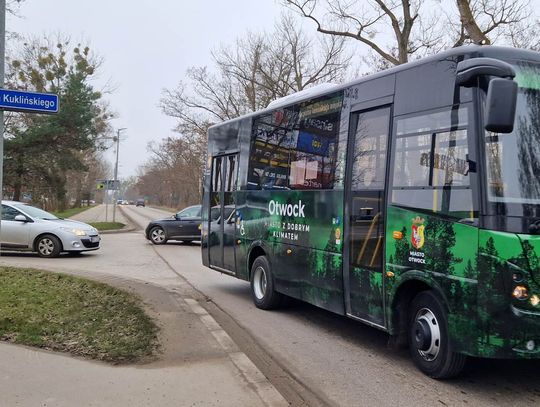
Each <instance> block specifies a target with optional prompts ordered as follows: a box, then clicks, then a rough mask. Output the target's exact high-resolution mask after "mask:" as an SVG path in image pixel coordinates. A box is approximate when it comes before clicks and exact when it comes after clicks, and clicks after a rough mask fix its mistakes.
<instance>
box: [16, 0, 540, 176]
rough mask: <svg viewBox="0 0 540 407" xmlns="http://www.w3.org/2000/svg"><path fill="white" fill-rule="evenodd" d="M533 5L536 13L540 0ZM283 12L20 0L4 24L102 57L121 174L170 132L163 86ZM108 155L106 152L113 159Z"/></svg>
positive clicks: (138, 1)
mask: <svg viewBox="0 0 540 407" xmlns="http://www.w3.org/2000/svg"><path fill="white" fill-rule="evenodd" d="M531 6H532V7H531V11H532V12H533V13H534V14H536V15H538V9H539V8H540V0H531ZM283 10H284V8H283V6H281V5H280V4H279V1H278V0H226V1H225V0H195V1H194V0H176V1H175V0H161V1H159V0H156V1H150V0H107V1H105V0H92V1H78V0H25V1H24V2H23V3H22V5H21V6H20V10H19V15H20V17H13V16H10V15H8V17H7V24H6V25H7V30H8V31H13V32H17V33H19V34H22V35H43V34H45V35H47V34H49V35H54V34H56V33H63V34H67V35H69V36H70V37H71V38H72V40H73V41H74V42H75V43H76V42H78V41H81V40H82V42H83V43H86V42H88V43H89V44H90V46H91V48H92V49H93V50H94V51H96V52H97V53H98V54H99V55H100V56H101V57H103V59H104V64H103V66H102V67H101V77H100V78H99V80H98V81H97V82H96V83H94V85H95V86H96V88H98V89H100V87H102V86H104V84H105V83H106V82H107V81H110V82H111V83H112V84H114V85H115V90H114V93H112V94H110V95H106V98H107V99H108V101H109V103H110V107H111V109H112V110H113V111H114V112H116V113H117V115H118V118H117V119H115V120H114V121H113V123H112V124H113V127H114V128H115V129H118V128H121V127H126V128H127V130H126V131H125V132H124V133H123V134H124V137H122V138H123V139H124V141H122V143H121V146H120V168H119V177H120V178H124V177H127V176H130V175H135V174H136V170H137V167H138V166H139V165H141V164H143V163H144V162H145V161H146V160H147V158H148V157H149V154H148V153H147V149H146V146H147V144H148V142H149V141H151V140H155V141H159V140H161V139H163V138H165V137H167V136H170V135H174V133H173V132H172V130H171V129H172V128H173V127H174V124H175V121H174V120H173V119H171V118H169V117H167V116H165V115H163V114H162V113H161V111H160V109H159V107H158V103H159V99H160V97H161V94H162V90H163V89H164V88H170V89H172V88H174V87H175V86H176V85H177V83H178V81H179V80H181V79H183V77H184V75H185V72H186V69H187V68H188V67H190V66H201V65H211V59H210V53H211V51H212V50H213V49H215V48H216V47H218V46H219V45H220V44H231V43H233V42H234V40H235V39H236V38H238V37H240V36H242V35H243V34H244V33H245V32H246V31H248V30H251V31H261V30H263V29H271V28H272V26H273V24H274V21H275V20H276V19H277V18H278V17H279V15H280V14H281V12H282V11H283ZM306 26H307V25H306ZM309 29H313V25H309ZM353 42H354V41H353ZM7 45H8V47H9V43H8V44H7ZM113 156H114V154H113V151H112V149H111V150H110V151H109V152H108V154H107V155H106V158H107V160H109V162H110V163H111V164H112V162H113Z"/></svg>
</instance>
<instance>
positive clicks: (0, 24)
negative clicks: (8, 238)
mask: <svg viewBox="0 0 540 407" xmlns="http://www.w3.org/2000/svg"><path fill="white" fill-rule="evenodd" d="M5 63H6V0H0V88H3V87H4V69H5V67H4V64H5ZM3 177H4V111H3V110H0V203H1V202H2V200H3V199H4V194H3V190H4V184H3V180H4V178H3ZM0 219H2V205H0ZM1 234H2V222H0V235H1ZM0 241H1V239H0ZM0 250H1V248H0Z"/></svg>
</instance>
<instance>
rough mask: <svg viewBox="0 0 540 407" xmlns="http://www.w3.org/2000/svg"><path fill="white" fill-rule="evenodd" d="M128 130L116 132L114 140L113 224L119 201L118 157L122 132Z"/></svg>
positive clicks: (123, 128)
mask: <svg viewBox="0 0 540 407" xmlns="http://www.w3.org/2000/svg"><path fill="white" fill-rule="evenodd" d="M123 130H126V128H125V127H122V128H121V129H118V130H116V137H113V140H114V141H116V163H115V164H114V188H115V189H114V200H113V215H112V217H113V222H116V203H117V200H118V155H119V152H120V132H121V131H123Z"/></svg>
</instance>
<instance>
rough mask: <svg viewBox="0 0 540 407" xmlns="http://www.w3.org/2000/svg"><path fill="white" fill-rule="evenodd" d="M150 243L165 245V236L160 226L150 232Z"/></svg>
mask: <svg viewBox="0 0 540 407" xmlns="http://www.w3.org/2000/svg"><path fill="white" fill-rule="evenodd" d="M150 241H151V242H152V243H154V244H165V243H167V236H166V235H165V231H164V230H163V228H162V227H161V226H155V227H153V228H152V229H151V230H150Z"/></svg>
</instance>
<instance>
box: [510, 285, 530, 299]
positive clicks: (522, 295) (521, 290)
mask: <svg viewBox="0 0 540 407" xmlns="http://www.w3.org/2000/svg"><path fill="white" fill-rule="evenodd" d="M512 297H514V298H516V299H518V300H525V299H527V298H529V289H528V288H527V287H525V286H524V285H516V286H515V287H514V291H512Z"/></svg>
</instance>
